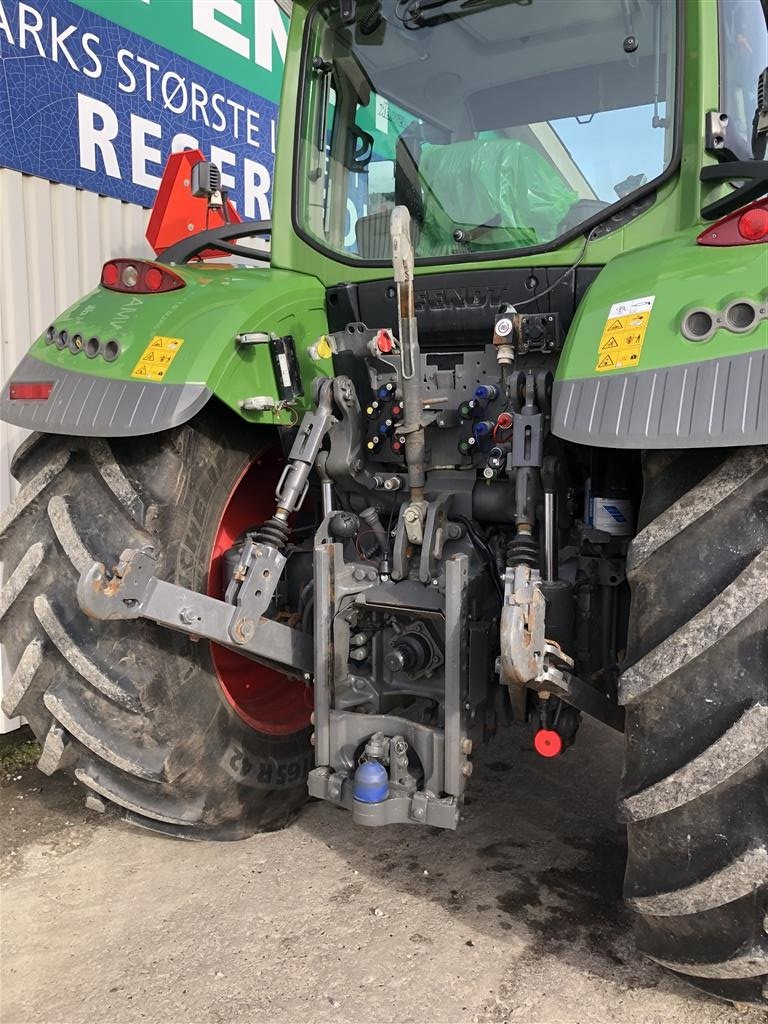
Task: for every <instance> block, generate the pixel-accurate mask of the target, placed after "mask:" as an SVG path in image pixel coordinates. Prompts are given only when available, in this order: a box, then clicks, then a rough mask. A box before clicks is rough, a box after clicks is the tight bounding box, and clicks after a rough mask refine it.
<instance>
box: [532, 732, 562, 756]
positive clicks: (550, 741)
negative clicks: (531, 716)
mask: <svg viewBox="0 0 768 1024" xmlns="http://www.w3.org/2000/svg"><path fill="white" fill-rule="evenodd" d="M533 745H534V747H535V748H536V753H537V754H541V756H542V757H557V756H558V754H562V752H563V741H562V738H561V737H560V734H559V733H557V732H555V730H554V729H539V731H538V732H537V733H536V735H535V736H534V737H533Z"/></svg>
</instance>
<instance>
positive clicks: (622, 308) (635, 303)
mask: <svg viewBox="0 0 768 1024" xmlns="http://www.w3.org/2000/svg"><path fill="white" fill-rule="evenodd" d="M655 298H656V296H655V295H646V296H644V297H643V298H640V299H627V301H626V302H616V303H614V304H613V305H612V306H611V308H610V310H609V312H608V317H607V319H606V321H605V327H604V328H603V333H602V335H601V336H600V343H599V344H598V346H597V365H596V366H595V369H596V370H598V371H600V372H602V371H604V370H619V369H626V368H627V367H632V366H637V365H639V363H640V353H641V352H642V350H643V342H644V340H645V332H646V330H647V329H648V321H649V320H650V317H651V310H652V309H653V302H654V299H655Z"/></svg>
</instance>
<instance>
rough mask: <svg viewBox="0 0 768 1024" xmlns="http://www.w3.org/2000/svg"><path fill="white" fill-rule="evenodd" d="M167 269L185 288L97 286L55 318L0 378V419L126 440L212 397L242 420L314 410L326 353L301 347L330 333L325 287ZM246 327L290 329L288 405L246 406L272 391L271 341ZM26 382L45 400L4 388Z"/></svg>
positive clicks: (280, 333)
mask: <svg viewBox="0 0 768 1024" xmlns="http://www.w3.org/2000/svg"><path fill="white" fill-rule="evenodd" d="M173 269H174V271H175V273H177V274H179V275H180V276H181V277H183V278H184V280H185V282H186V285H185V287H184V288H180V289H178V290H175V291H170V292H164V293H161V294H154V295H147V294H140V295H139V294H131V293H121V292H116V291H110V290H108V289H106V288H104V287H102V286H99V287H98V288H96V289H95V290H94V291H92V292H91V293H90V294H89V295H86V296H85V297H84V298H83V299H81V300H80V301H79V302H76V303H75V305H73V306H71V307H70V308H69V309H68V310H67V311H66V312H65V313H63V314H62V315H61V316H59V317H57V318H56V321H55V322H54V323H53V324H52V325H51V326H50V327H49V328H48V329H47V330H46V331H45V332H44V333H43V334H42V335H41V336H40V338H38V340H37V341H36V342H35V343H34V344H33V345H32V347H31V349H30V350H29V352H28V353H27V355H26V356H25V357H24V359H23V360H22V361H21V363H20V364H19V366H18V367H17V368H16V370H15V371H14V372H13V374H12V375H11V377H10V379H9V380H8V381H7V382H6V383H5V385H4V386H3V389H2V394H1V395H0V418H2V419H4V420H6V421H7V422H9V423H14V424H16V425H18V426H21V427H27V428H29V429H31V430H40V431H45V432H48V433H54V434H73V435H78V436H89V437H127V436H133V435H139V434H149V433H154V432H157V431H160V430H166V429H168V428H169V427H173V426H177V425H178V424H179V423H183V422H185V421H186V420H188V419H191V418H192V416H194V415H195V414H196V413H197V412H198V411H199V410H200V409H201V408H202V407H203V406H204V405H205V403H206V402H207V401H208V400H209V399H210V398H211V396H212V395H216V396H217V397H218V398H219V399H220V400H221V401H222V402H224V404H225V405H227V406H229V408H231V409H233V410H234V411H235V412H236V413H238V414H239V415H240V416H241V417H242V418H243V419H244V420H246V421H248V422H250V423H281V424H290V423H293V422H295V421H296V418H297V416H300V415H301V413H302V412H303V411H305V410H306V409H307V408H309V407H311V404H312V402H311V391H312V380H313V378H314V377H316V376H330V375H331V374H332V372H333V371H332V364H331V360H330V359H320V360H318V361H314V360H313V359H311V358H310V355H309V351H308V350H309V347H310V346H311V345H313V344H314V342H316V341H317V339H318V337H320V336H321V335H322V334H324V333H325V331H326V330H327V323H326V315H325V293H324V290H323V287H322V285H321V284H320V283H319V282H318V281H317V280H316V279H315V278H313V277H309V276H307V275H303V274H296V273H293V272H290V271H283V270H273V269H260V268H258V267H254V268H251V267H247V266H245V267H232V266H229V265H227V264H222V265H211V264H205V265H203V264H201V265H199V266H174V268H173ZM62 332H64V334H62ZM246 333H249V334H254V333H255V334H261V333H263V334H269V335H274V336H276V337H281V338H282V337H286V336H290V337H292V338H293V341H294V345H295V349H296V356H297V359H298V366H299V370H300V374H301V383H302V387H303V396H300V397H299V398H298V399H296V401H295V403H293V404H292V406H291V408H283V409H271V410H265V411H249V410H247V409H244V408H243V406H242V403H243V402H245V401H247V399H249V398H253V397H255V396H259V397H261V396H264V397H267V398H271V399H273V400H274V403H275V404H277V403H278V402H279V399H280V393H279V390H278V387H277V383H276V380H275V371H274V369H273V360H272V356H271V353H270V346H269V345H268V344H247V345H244V344H241V343H239V342H238V340H237V339H238V336H239V335H242V334H246ZM110 343H114V344H110ZM24 382H36V383H46V384H51V385H53V386H52V388H51V389H50V394H49V397H48V398H47V399H40V398H38V399H24V398H21V399H20V398H13V397H11V396H12V394H14V393H16V394H18V393H19V388H18V387H17V385H19V384H21V383H24Z"/></svg>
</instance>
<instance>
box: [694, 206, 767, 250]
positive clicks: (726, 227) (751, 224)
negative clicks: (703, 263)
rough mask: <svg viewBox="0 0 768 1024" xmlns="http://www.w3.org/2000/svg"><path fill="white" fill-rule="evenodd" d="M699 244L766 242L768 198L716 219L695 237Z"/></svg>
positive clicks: (750, 243) (752, 243) (751, 243)
mask: <svg viewBox="0 0 768 1024" xmlns="http://www.w3.org/2000/svg"><path fill="white" fill-rule="evenodd" d="M696 241H697V242H698V244H699V245H754V244H755V243H756V242H768V199H758V200H757V202H755V203H750V204H749V206H742V208H741V209H740V210H736V211H735V212H734V213H729V214H728V216H727V217H723V219H722V220H718V221H716V222H715V223H714V224H713V225H712V226H711V227H708V228H707V229H706V231H702V232H701V234H700V235H699V237H698V238H697V239H696Z"/></svg>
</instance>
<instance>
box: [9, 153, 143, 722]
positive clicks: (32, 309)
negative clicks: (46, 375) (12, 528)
mask: <svg viewBox="0 0 768 1024" xmlns="http://www.w3.org/2000/svg"><path fill="white" fill-rule="evenodd" d="M148 217H149V213H148V211H147V210H144V209H142V208H141V207H139V206H131V205H130V204H128V203H123V202H120V201H119V200H117V199H107V198H105V197H103V196H97V195H95V194H94V193H92V192H82V191H80V190H79V189H75V188H71V187H70V186H68V185H55V184H53V183H52V182H49V181H43V180H42V179H41V178H33V177H30V176H29V175H27V174H20V173H18V172H17V171H9V170H7V169H3V168H0V378H2V380H3V381H4V380H6V378H7V377H8V375H9V374H10V373H11V371H12V370H13V368H14V367H15V366H16V364H17V363H18V361H19V360H20V359H21V357H22V356H23V354H24V353H25V352H26V350H27V348H28V347H29V345H30V343H31V342H32V340H33V339H34V338H36V337H37V336H38V335H39V334H40V333H41V331H43V329H44V328H45V327H46V326H47V325H48V324H49V323H50V322H51V321H52V320H53V319H54V318H55V317H56V314H57V313H61V312H62V310H64V309H66V307H67V306H69V305H71V304H72V303H73V302H75V300H76V299H78V298H80V297H81V296H82V295H83V294H85V293H86V292H88V291H90V290H91V289H92V288H93V287H95V285H96V283H97V282H98V280H99V275H100V272H101V266H102V264H103V263H104V262H105V261H106V260H107V259H109V258H110V257H111V256H118V255H120V256H145V255H151V250H150V249H149V246H148V245H147V242H146V240H145V239H144V232H145V230H146V226H147V220H148ZM25 433H26V432H25V431H22V430H19V429H18V428H16V427H11V426H9V425H8V424H7V423H0V508H5V506H6V505H7V504H8V502H10V501H11V500H12V498H13V497H14V495H15V493H16V490H17V485H16V482H15V481H14V480H12V479H11V474H10V470H9V466H10V460H11V457H12V455H13V452H14V451H15V450H16V448H17V447H18V446H19V444H20V443H21V441H22V440H23V438H24V436H25ZM9 678H10V677H9V672H8V666H7V664H6V663H5V661H4V660H3V663H2V665H0V692H2V686H3V683H4V682H6V681H7V680H8V679H9ZM18 724H19V720H18V719H15V720H14V721H13V722H9V721H8V719H6V718H5V717H4V716H3V715H2V712H0V732H7V731H8V730H9V729H12V728H15V727H16V726H17V725H18Z"/></svg>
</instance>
